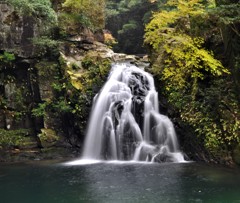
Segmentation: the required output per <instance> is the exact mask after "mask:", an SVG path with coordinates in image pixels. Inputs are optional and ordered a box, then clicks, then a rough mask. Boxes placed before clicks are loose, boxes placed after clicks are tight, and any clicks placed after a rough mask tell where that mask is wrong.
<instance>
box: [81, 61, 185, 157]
mask: <svg viewBox="0 0 240 203" xmlns="http://www.w3.org/2000/svg"><path fill="white" fill-rule="evenodd" d="M83 159H97V160H134V161H148V162H182V161H184V158H183V155H182V153H181V152H180V151H179V146H178V141H177V137H176V134H175V130H174V126H173V124H172V122H171V121H170V119H169V118H168V117H166V116H164V115H161V114H160V113H159V109H158V93H157V92H156V90H155V86H154V80H153V77H152V76H151V75H150V74H149V73H147V72H145V71H144V70H142V69H140V68H138V67H136V66H134V65H131V64H128V63H123V64H115V65H113V67H112V70H111V73H110V76H109V78H108V81H107V82H106V84H105V85H104V87H103V88H102V89H101V91H100V92H99V94H97V95H96V96H95V99H94V104H93V107H92V112H91V118H90V123H89V126H88V132H87V136H86V141H85V144H84V151H83Z"/></svg>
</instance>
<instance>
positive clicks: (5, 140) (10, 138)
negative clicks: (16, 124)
mask: <svg viewBox="0 0 240 203" xmlns="http://www.w3.org/2000/svg"><path fill="white" fill-rule="evenodd" d="M29 133H30V132H29V130H27V129H19V130H4V129H0V149H1V148H9V147H15V146H19V145H24V143H25V142H26V137H27V136H29Z"/></svg>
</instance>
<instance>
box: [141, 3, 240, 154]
mask: <svg viewBox="0 0 240 203" xmlns="http://www.w3.org/2000/svg"><path fill="white" fill-rule="evenodd" d="M201 2H202V1H199V0H188V1H180V0H170V1H168V3H167V4H166V7H165V8H166V10H162V11H161V12H158V13H155V14H154V15H153V18H152V20H151V22H150V23H149V24H148V25H147V26H146V35H145V44H146V45H148V46H149V47H150V48H151V49H152V50H153V54H152V59H153V66H152V72H153V73H154V74H155V75H156V76H157V77H158V79H159V81H160V83H161V84H162V85H163V87H164V89H163V90H162V91H163V94H165V95H166V96H167V98H168V101H169V103H170V104H171V105H172V106H173V107H174V108H175V110H177V111H178V113H179V115H180V118H181V120H182V121H184V122H185V123H187V124H188V125H190V126H191V127H193V128H194V129H195V133H196V136H197V137H198V138H200V139H201V140H203V142H204V145H205V147H206V148H207V149H208V150H209V151H211V152H212V153H213V154H214V155H215V156H218V155H219V156H220V154H222V153H225V152H226V151H228V150H232V149H233V148H234V147H235V146H236V145H237V144H238V143H239V142H240V138H239V133H240V132H239V129H240V112H239V103H238V102H237V97H236V94H235V92H234V90H233V84H232V82H230V81H229V82H227V81H228V79H227V78H228V77H229V76H228V75H229V74H230V71H229V70H228V69H227V68H225V67H223V65H222V63H221V62H220V61H219V60H217V59H216V58H214V54H213V52H212V51H208V50H207V49H206V48H205V47H204V46H205V43H206V42H205V41H204V39H205V38H206V37H205V36H204V35H203V34H204V33H203V32H202V31H201V30H199V29H201V27H203V26H204V28H205V29H207V28H211V29H213V28H212V27H207V26H206V25H205V23H206V22H204V19H205V21H206V19H209V18H210V17H209V15H210V14H209V13H208V12H207V11H209V8H210V7H213V6H214V5H213V2H212V1H211V2H206V4H202V3H201ZM205 32H206V30H205ZM215 33H216V32H213V34H215ZM226 82H227V83H226Z"/></svg>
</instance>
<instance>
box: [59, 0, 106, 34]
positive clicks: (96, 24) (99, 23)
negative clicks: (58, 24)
mask: <svg viewBox="0 0 240 203" xmlns="http://www.w3.org/2000/svg"><path fill="white" fill-rule="evenodd" d="M105 4H106V2H105V0H66V1H65V2H64V4H63V9H64V10H65V11H66V12H67V13H69V14H70V13H71V14H73V16H75V19H76V18H77V17H78V19H79V20H82V22H81V23H83V24H86V25H87V26H90V27H91V28H92V29H95V30H97V29H103V28H104V25H105Z"/></svg>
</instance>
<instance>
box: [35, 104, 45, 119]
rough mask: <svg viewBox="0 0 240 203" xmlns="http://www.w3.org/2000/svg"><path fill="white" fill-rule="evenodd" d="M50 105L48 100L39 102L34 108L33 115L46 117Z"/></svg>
mask: <svg viewBox="0 0 240 203" xmlns="http://www.w3.org/2000/svg"><path fill="white" fill-rule="evenodd" d="M47 106H48V103H47V102H44V103H39V104H38V107H36V108H34V109H32V115H33V116H35V117H44V116H46V108H47Z"/></svg>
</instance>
